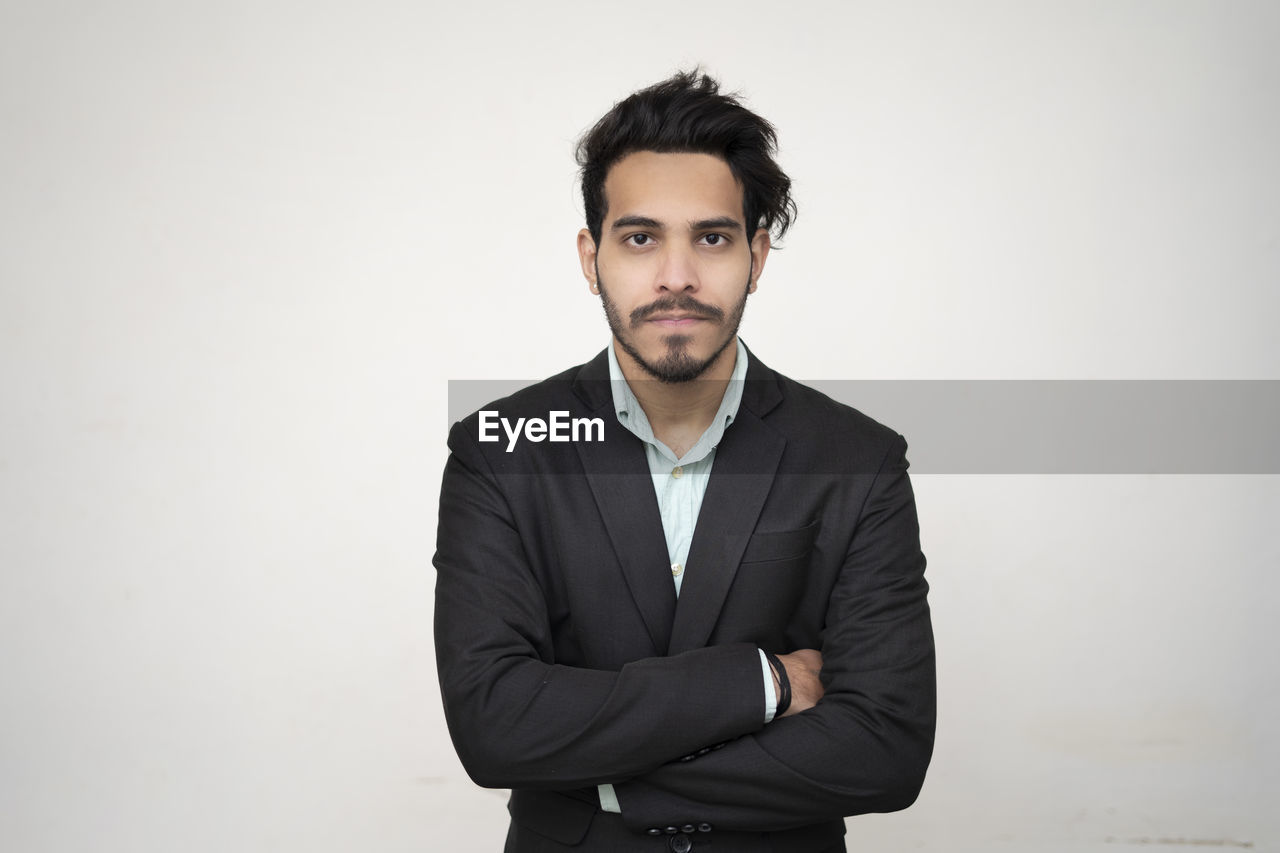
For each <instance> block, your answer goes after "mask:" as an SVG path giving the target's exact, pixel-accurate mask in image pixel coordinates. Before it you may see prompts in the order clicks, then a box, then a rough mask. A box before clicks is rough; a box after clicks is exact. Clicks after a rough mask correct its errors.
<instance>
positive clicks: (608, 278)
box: [578, 151, 769, 382]
mask: <svg viewBox="0 0 1280 853" xmlns="http://www.w3.org/2000/svg"><path fill="white" fill-rule="evenodd" d="M604 195H605V201H606V204H607V209H606V210H605V215H604V222H603V223H602V224H601V233H600V243H599V245H596V243H595V241H593V240H592V239H591V235H590V232H588V231H587V230H585V229H584V230H583V231H582V232H580V233H579V234H578V253H579V256H580V258H581V260H582V271H583V274H584V275H586V277H587V279H588V281H591V282H594V283H595V284H596V285H597V286H598V287H599V290H600V296H601V299H602V301H603V302H604V309H605V316H606V317H607V318H608V320H609V329H610V331H612V332H613V336H614V337H615V338H616V339H617V340H618V343H619V345H620V346H621V348H622V350H623V352H624V353H625V354H626V355H627V356H630V358H631V359H633V360H634V361H635V362H636V363H637V364H638V365H639V366H640V367H641V368H642V369H643V370H644V371H645V372H647V373H648V374H649V375H651V376H653V377H655V378H657V379H661V380H663V381H665V382H687V381H690V380H692V379H696V378H697V377H699V376H701V375H702V374H703V373H705V372H706V371H707V370H708V369H710V368H711V367H712V366H713V365H714V364H717V363H721V360H722V359H726V358H727V359H730V360H731V359H732V351H731V350H729V345H730V344H731V343H732V342H733V341H734V337H735V335H736V334H737V331H738V324H739V323H740V322H741V320H742V312H743V309H744V308H745V307H746V301H747V294H748V293H751V292H753V291H754V290H755V288H756V279H757V277H758V276H759V275H760V271H761V270H762V269H763V267H764V261H765V257H766V256H767V255H768V253H769V235H768V232H767V231H765V230H763V229H761V230H759V231H757V232H756V234H755V235H754V239H750V240H749V239H748V237H747V233H746V229H745V226H744V222H743V213H742V188H741V186H739V184H738V182H737V181H736V180H735V179H734V177H733V173H732V172H730V171H729V166H728V165H727V164H726V163H725V162H724V161H723V160H721V159H720V158H718V157H713V156H711V155H709V154H683V153H682V154H659V153H656V152H653V151H639V152H636V153H634V154H630V155H628V156H626V157H624V158H623V159H622V160H619V161H618V162H617V163H616V164H615V165H614V166H613V168H611V169H610V170H609V174H608V176H607V177H606V178H605V184H604Z"/></svg>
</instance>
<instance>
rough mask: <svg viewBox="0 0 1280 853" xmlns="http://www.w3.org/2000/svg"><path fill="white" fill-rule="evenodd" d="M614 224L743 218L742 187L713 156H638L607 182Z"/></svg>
mask: <svg viewBox="0 0 1280 853" xmlns="http://www.w3.org/2000/svg"><path fill="white" fill-rule="evenodd" d="M604 194H605V204H606V205H607V209H608V219H609V220H610V221H613V220H616V219H618V218H621V217H644V218H648V219H652V220H657V221H660V222H663V223H664V224H670V225H679V224H684V223H686V222H698V221H704V220H711V219H723V218H725V217H732V218H733V219H735V220H737V221H739V222H740V221H741V218H742V185H741V184H739V183H738V180H737V178H735V177H734V176H733V172H732V171H731V170H730V169H729V164H728V163H726V162H725V161H724V160H721V159H720V158H719V157H715V156H713V155H711V154H696V153H688V152H679V153H670V152H656V151H637V152H634V153H632V154H628V155H627V156H626V157H623V158H622V159H621V160H619V161H618V162H617V163H615V164H614V165H613V166H612V167H611V168H610V169H609V173H608V175H607V176H606V177H605V185H604Z"/></svg>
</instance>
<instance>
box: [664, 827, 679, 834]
mask: <svg viewBox="0 0 1280 853" xmlns="http://www.w3.org/2000/svg"><path fill="white" fill-rule="evenodd" d="M679 831H680V829H679V828H678V827H675V826H668V827H667V830H666V832H667V835H675V834H676V833H677V832H679Z"/></svg>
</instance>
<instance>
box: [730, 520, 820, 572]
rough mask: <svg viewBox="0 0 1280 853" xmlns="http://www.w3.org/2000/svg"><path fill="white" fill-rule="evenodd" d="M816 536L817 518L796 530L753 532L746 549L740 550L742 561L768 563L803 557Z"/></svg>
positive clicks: (809, 549) (810, 548) (810, 547)
mask: <svg viewBox="0 0 1280 853" xmlns="http://www.w3.org/2000/svg"><path fill="white" fill-rule="evenodd" d="M817 537H818V521H817V519H814V520H813V521H811V522H809V523H808V524H807V525H805V526H804V527H800V528H797V529H796V530H774V531H762V532H759V533H753V534H751V538H750V539H749V540H748V541H747V548H746V550H745V551H743V552H742V562H743V563H768V562H772V561H775V560H793V559H796V558H797V557H803V556H805V555H806V554H808V553H809V552H810V551H811V550H813V542H814V540H815V539H816V538H817Z"/></svg>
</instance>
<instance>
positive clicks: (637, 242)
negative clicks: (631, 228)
mask: <svg viewBox="0 0 1280 853" xmlns="http://www.w3.org/2000/svg"><path fill="white" fill-rule="evenodd" d="M626 242H628V243H630V244H631V245H633V246H648V245H649V244H650V243H652V242H653V238H652V237H650V236H649V235H648V234H632V235H630V236H629V237H627V239H626Z"/></svg>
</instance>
